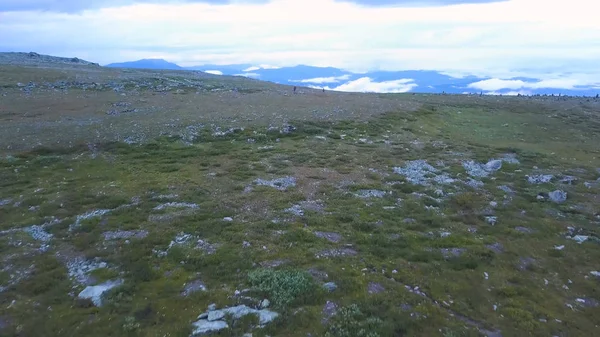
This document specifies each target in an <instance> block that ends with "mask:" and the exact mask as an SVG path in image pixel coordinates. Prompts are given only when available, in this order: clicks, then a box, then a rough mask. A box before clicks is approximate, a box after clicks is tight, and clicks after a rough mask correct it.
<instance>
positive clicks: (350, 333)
mask: <svg viewBox="0 0 600 337" xmlns="http://www.w3.org/2000/svg"><path fill="white" fill-rule="evenodd" d="M382 326H383V321H382V320H380V319H379V318H376V317H369V318H367V317H366V315H364V314H363V313H362V312H361V311H360V308H359V307H358V306H357V305H356V304H352V305H350V306H347V307H343V308H341V309H340V310H339V311H338V312H337V313H336V314H335V316H334V317H333V319H332V323H331V325H330V326H329V328H328V329H327V333H325V337H379V336H380V334H379V333H378V332H377V330H378V329H380V328H381V327H382Z"/></svg>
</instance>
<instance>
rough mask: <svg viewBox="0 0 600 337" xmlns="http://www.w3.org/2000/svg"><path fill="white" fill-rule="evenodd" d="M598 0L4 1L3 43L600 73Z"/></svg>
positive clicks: (319, 62) (136, 55)
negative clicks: (444, 1)
mask: <svg viewBox="0 0 600 337" xmlns="http://www.w3.org/2000/svg"><path fill="white" fill-rule="evenodd" d="M0 1H2V0H0ZM107 3H117V2H114V1H113V2H107ZM115 6H116V5H115ZM595 8H597V2H596V1H595V0H569V2H568V3H563V2H562V1H547V0H508V1H503V2H494V3H481V4H463V5H453V6H443V7H442V6H438V7H435V6H433V7H419V6H416V5H412V6H410V7H400V6H398V7H397V6H394V7H385V6H378V7H364V6H359V5H357V4H354V3H351V2H336V1H334V0H302V1H298V0H272V1H270V2H267V3H254V4H252V3H250V4H249V3H238V2H235V1H234V2H233V3H232V4H227V5H215V4H206V3H190V2H175V3H171V2H169V3H163V4H148V3H146V4H135V3H133V4H130V5H125V6H120V7H105V8H96V9H89V10H85V11H82V12H75V13H54V12H40V11H19V12H16V11H14V12H0V32H2V33H0V50H4V51H37V52H40V53H46V54H53V55H58V56H69V57H72V56H77V57H80V58H84V59H88V60H90V61H95V62H99V63H101V64H106V63H111V62H118V61H128V60H136V59H141V58H164V59H166V60H168V61H171V62H175V63H178V64H180V65H182V66H194V65H200V64H233V63H243V64H269V65H271V66H292V65H296V64H311V65H315V66H334V67H340V68H344V69H348V70H352V71H365V70H376V69H382V70H383V69H385V70H400V69H433V70H442V71H448V72H455V73H461V74H464V73H473V74H477V75H489V76H494V77H498V78H507V77H508V76H507V74H513V73H520V74H523V75H525V76H529V75H530V74H532V73H535V74H538V75H542V77H541V78H543V79H551V78H553V77H556V76H555V75H556V73H575V74H600V64H599V63H598V62H597V60H598V59H600V20H598V17H597V11H596V10H594V9H595ZM260 67H261V68H263V66H260ZM263 69H265V68H263ZM254 70H256V69H252V70H251V69H248V70H247V71H246V72H252V71H254Z"/></svg>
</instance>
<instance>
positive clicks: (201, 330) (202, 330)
mask: <svg viewBox="0 0 600 337" xmlns="http://www.w3.org/2000/svg"><path fill="white" fill-rule="evenodd" d="M192 326H193V327H194V330H193V331H192V336H199V335H205V334H209V333H211V332H215V331H219V330H223V329H227V328H229V325H227V323H226V322H223V321H213V322H211V321H207V320H205V319H201V320H198V321H196V322H194V323H192Z"/></svg>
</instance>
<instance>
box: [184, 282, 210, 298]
mask: <svg viewBox="0 0 600 337" xmlns="http://www.w3.org/2000/svg"><path fill="white" fill-rule="evenodd" d="M199 291H206V285H204V282H202V280H195V281H192V282H189V283H186V284H185V286H184V287H183V291H182V292H181V296H190V295H191V294H193V293H196V292H199Z"/></svg>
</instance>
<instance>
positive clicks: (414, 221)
mask: <svg viewBox="0 0 600 337" xmlns="http://www.w3.org/2000/svg"><path fill="white" fill-rule="evenodd" d="M402 222H404V223H416V222H417V220H415V219H413V218H406V219H404V220H402Z"/></svg>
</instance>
